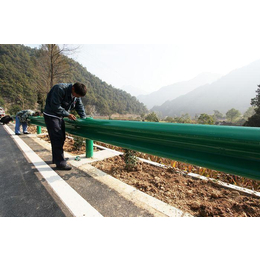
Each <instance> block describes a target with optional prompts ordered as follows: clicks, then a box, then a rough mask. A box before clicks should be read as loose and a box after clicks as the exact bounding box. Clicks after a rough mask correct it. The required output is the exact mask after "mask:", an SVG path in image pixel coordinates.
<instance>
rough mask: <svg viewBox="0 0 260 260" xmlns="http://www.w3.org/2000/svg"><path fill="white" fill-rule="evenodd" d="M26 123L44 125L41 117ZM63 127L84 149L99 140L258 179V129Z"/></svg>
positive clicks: (107, 123) (122, 124)
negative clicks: (82, 140) (81, 139)
mask: <svg viewBox="0 0 260 260" xmlns="http://www.w3.org/2000/svg"><path fill="white" fill-rule="evenodd" d="M30 121H31V123H32V124H34V125H37V126H45V123H44V119H43V117H32V118H31V120H30ZM65 125H66V131H67V132H68V133H70V134H73V135H76V136H81V137H84V138H87V140H89V142H87V146H88V145H91V141H92V140H95V141H101V142H104V143H108V144H112V145H116V146H119V147H123V148H127V149H131V150H136V151H139V152H143V153H148V154H152V155H156V156H160V157H163V158H169V159H173V160H176V161H181V162H184V163H189V164H194V165H198V166H201V167H206V168H209V169H214V170H218V171H223V172H226V173H231V174H235V175H239V176H243V177H246V178H251V179H255V180H260V128H251V127H234V126H212V125H193V124H170V123H153V122H135V121H116V120H96V119H92V118H87V119H78V120H77V121H71V120H69V119H65ZM92 144H93V142H92ZM92 154H93V152H92ZM91 156H92V155H91Z"/></svg>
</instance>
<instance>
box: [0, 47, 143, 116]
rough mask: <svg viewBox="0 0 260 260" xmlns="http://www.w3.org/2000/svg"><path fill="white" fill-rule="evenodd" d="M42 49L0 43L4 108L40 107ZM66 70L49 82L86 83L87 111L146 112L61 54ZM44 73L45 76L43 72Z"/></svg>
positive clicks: (42, 96) (43, 87)
mask: <svg viewBox="0 0 260 260" xmlns="http://www.w3.org/2000/svg"><path fill="white" fill-rule="evenodd" d="M44 52H45V50H43V49H42V50H38V49H32V48H30V47H26V46H24V45H19V44H16V45H14V44H1V45H0V100H1V103H3V104H2V105H3V106H4V107H5V109H6V110H7V111H9V112H15V111H17V110H20V109H28V108H30V109H43V107H44V102H45V99H46V94H47V92H48V90H49V89H47V88H46V86H47V83H46V82H44V79H43V77H42V76H43V74H44V73H47V74H48V73H49V72H48V71H47V72H46V70H47V69H46V68H45V70H44V68H43V64H42V63H43V60H42V59H41V57H42V54H43V53H44ZM62 61H63V63H66V66H67V73H63V74H62V73H60V75H59V73H57V77H56V78H55V79H54V81H53V84H56V83H59V82H65V83H67V82H71V83H73V82H76V81H79V82H82V83H84V84H86V85H87V86H88V93H87V95H86V97H84V98H83V103H84V105H85V107H86V112H87V113H88V114H93V115H95V114H97V115H111V114H113V113H119V114H126V113H129V114H141V113H146V112H147V109H146V107H145V106H144V105H143V104H142V103H140V102H139V101H138V100H137V99H136V98H135V97H133V96H131V95H130V94H128V93H127V92H125V91H123V90H119V89H116V88H114V87H112V86H111V85H108V84H107V83H106V82H104V81H102V80H101V79H99V78H98V77H96V76H95V75H93V74H91V73H90V72H88V71H87V69H86V68H84V67H83V66H82V65H80V64H79V63H78V62H76V61H74V60H73V59H71V58H68V57H67V56H65V55H62ZM47 76H48V75H47Z"/></svg>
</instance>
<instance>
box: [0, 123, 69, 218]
mask: <svg viewBox="0 0 260 260" xmlns="http://www.w3.org/2000/svg"><path fill="white" fill-rule="evenodd" d="M35 171H36V170H35V169H34V167H33V165H31V164H30V163H29V162H28V161H27V160H26V158H25V157H24V155H23V153H22V152H21V151H20V150H19V148H18V147H17V145H16V144H15V142H14V141H13V139H12V138H11V137H10V135H9V134H8V133H7V132H6V131H5V129H4V128H3V125H0V216H1V217H62V216H65V214H64V212H63V211H62V210H61V208H60V207H59V206H58V204H57V203H56V202H55V200H54V199H53V197H52V196H51V195H50V194H49V192H48V191H47V190H46V188H45V187H44V185H43V183H42V182H41V181H40V180H39V179H38V177H37V175H36V174H35Z"/></svg>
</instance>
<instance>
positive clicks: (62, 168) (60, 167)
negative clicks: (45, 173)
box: [57, 165, 72, 171]
mask: <svg viewBox="0 0 260 260" xmlns="http://www.w3.org/2000/svg"><path fill="white" fill-rule="evenodd" d="M57 169H58V170H62V171H70V170H71V169H72V168H71V167H70V166H68V165H65V166H63V165H61V166H57Z"/></svg>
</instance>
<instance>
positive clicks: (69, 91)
mask: <svg viewBox="0 0 260 260" xmlns="http://www.w3.org/2000/svg"><path fill="white" fill-rule="evenodd" d="M86 93H87V87H86V86H85V85H84V84H82V83H79V82H77V83H75V84H74V85H72V84H69V83H60V84H56V85H54V86H53V87H52V89H51V90H50V92H49V93H48V95H47V98H46V105H45V108H44V112H43V114H44V120H45V124H46V127H47V130H48V133H49V137H50V141H51V147H52V163H55V164H56V166H57V168H58V169H59V170H67V171H69V170H71V167H69V166H68V165H67V163H66V160H65V158H64V152H63V145H64V142H65V139H66V136H65V123H64V120H63V118H64V117H68V118H69V119H71V120H74V121H75V120H76V117H75V116H74V115H73V114H71V113H70V111H71V110H72V109H75V110H76V111H77V113H78V114H79V116H80V118H86V113H85V109H84V105H83V103H82V100H81V97H84V96H85V95H86Z"/></svg>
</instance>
